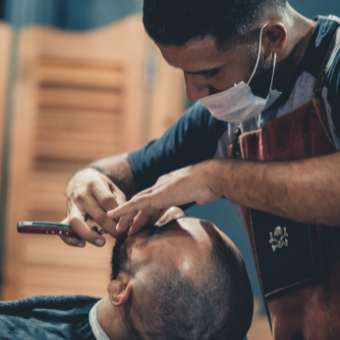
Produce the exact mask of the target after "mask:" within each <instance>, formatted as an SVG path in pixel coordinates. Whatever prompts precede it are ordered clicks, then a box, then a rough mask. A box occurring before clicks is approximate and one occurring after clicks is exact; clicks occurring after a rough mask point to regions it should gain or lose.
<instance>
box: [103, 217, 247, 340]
mask: <svg viewBox="0 0 340 340" xmlns="http://www.w3.org/2000/svg"><path fill="white" fill-rule="evenodd" d="M108 291H109V298H110V301H111V304H112V305H113V306H114V307H118V308H119V309H120V311H119V315H120V318H121V320H119V322H121V324H122V327H124V328H125V331H126V332H127V333H129V334H130V337H129V338H131V337H133V338H134V339H157V340H162V339H164V340H165V339H166V340H168V339H169V340H175V339H176V340H177V339H178V340H187V339H188V340H194V339H197V340H201V339H202V340H204V339H213V340H218V339H229V340H242V339H243V338H244V337H245V335H246V333H247V331H248V329H249V327H250V324H251V319H252V314H253V295H252V291H251V288H250V284H249V279H248V276H247V272H246V268H245V265H244V261H243V259H242V256H241V254H240V252H239V251H238V249H237V248H236V247H235V245H234V244H233V243H232V242H231V240H230V239H229V238H228V237H227V236H226V235H225V234H223V233H222V232H220V231H219V230H218V229H217V228H216V227H215V226H214V225H212V224H211V223H208V222H206V221H201V220H197V219H192V218H181V219H179V220H173V221H170V222H169V223H167V224H165V225H163V226H161V227H156V226H155V227H150V228H146V229H145V230H143V231H141V232H139V233H138V234H136V235H134V236H129V237H127V236H125V237H123V238H122V239H120V240H119V241H118V242H117V244H116V245H115V248H114V251H113V257H112V274H111V282H110V283H109V285H108Z"/></svg>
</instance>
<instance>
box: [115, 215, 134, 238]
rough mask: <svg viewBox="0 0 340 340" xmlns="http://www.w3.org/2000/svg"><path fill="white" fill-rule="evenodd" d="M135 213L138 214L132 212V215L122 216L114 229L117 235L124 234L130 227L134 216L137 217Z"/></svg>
mask: <svg viewBox="0 0 340 340" xmlns="http://www.w3.org/2000/svg"><path fill="white" fill-rule="evenodd" d="M137 213H138V211H133V212H132V213H130V214H127V215H125V216H123V217H122V218H121V219H120V220H119V223H118V224H117V227H116V229H117V232H118V233H124V232H126V231H127V230H128V229H129V228H130V226H131V225H132V223H133V220H134V218H135V216H136V215H137Z"/></svg>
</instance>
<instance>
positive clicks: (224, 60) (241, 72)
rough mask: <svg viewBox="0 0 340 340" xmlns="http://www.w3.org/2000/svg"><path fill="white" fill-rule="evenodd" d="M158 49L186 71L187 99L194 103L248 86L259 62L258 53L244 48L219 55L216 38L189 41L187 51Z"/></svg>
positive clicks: (236, 47)
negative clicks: (244, 84) (209, 96)
mask: <svg viewBox="0 0 340 340" xmlns="http://www.w3.org/2000/svg"><path fill="white" fill-rule="evenodd" d="M158 47H159V49H160V51H161V53H162V55H163V57H164V59H165V60H166V61H167V62H168V63H169V64H170V65H172V66H174V67H176V68H180V69H182V70H183V71H184V79H185V84H186V92H187V97H188V99H189V100H192V101H194V100H198V99H200V98H202V97H205V96H208V95H211V94H214V93H218V92H221V91H224V90H227V89H229V88H231V87H232V86H233V85H234V84H237V83H239V82H240V81H242V80H243V81H245V82H246V81H247V80H248V79H249V77H250V75H251V72H252V70H253V68H254V64H255V59H256V51H254V53H249V49H248V50H247V46H244V45H236V46H235V47H234V48H232V49H230V50H227V51H219V50H218V49H217V47H216V44H215V41H214V39H213V37H212V36H206V37H205V38H204V39H202V40H192V41H189V42H188V43H187V44H186V45H185V46H183V47H176V46H163V45H158ZM252 54H254V56H253V55H252Z"/></svg>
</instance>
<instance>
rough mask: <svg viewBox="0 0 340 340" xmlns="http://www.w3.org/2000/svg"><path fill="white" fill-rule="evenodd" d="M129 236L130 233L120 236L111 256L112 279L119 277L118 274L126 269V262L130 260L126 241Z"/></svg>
mask: <svg viewBox="0 0 340 340" xmlns="http://www.w3.org/2000/svg"><path fill="white" fill-rule="evenodd" d="M127 237H128V234H123V235H122V236H120V237H119V238H118V239H117V241H116V244H115V245H114V247H113V250H112V258H111V280H116V279H117V276H118V274H119V273H120V272H121V271H123V270H124V269H125V266H126V263H127V261H128V254H127V250H126V243H125V240H126V239H127Z"/></svg>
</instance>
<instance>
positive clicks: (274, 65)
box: [269, 53, 276, 91]
mask: <svg viewBox="0 0 340 340" xmlns="http://www.w3.org/2000/svg"><path fill="white" fill-rule="evenodd" d="M273 58H274V59H273V73H272V80H271V82H270V87H269V91H271V90H272V88H273V83H274V76H275V68H276V53H274V57H273Z"/></svg>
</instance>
